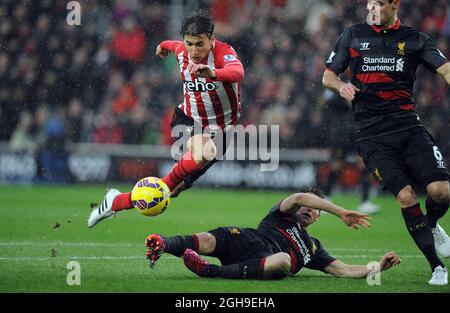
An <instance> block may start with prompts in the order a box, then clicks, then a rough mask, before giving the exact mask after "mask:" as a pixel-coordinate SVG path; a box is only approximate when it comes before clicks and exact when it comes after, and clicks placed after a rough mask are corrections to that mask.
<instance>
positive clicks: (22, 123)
mask: <svg viewBox="0 0 450 313" xmlns="http://www.w3.org/2000/svg"><path fill="white" fill-rule="evenodd" d="M32 130H33V115H32V114H31V112H30V111H22V113H21V114H20V120H19V124H18V125H17V127H16V128H15V129H14V131H13V133H12V135H11V140H10V142H9V147H10V149H11V150H13V151H16V152H27V151H29V152H34V150H35V148H36V146H37V142H36V138H35V137H34V136H33V133H32Z"/></svg>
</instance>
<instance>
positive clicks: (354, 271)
mask: <svg viewBox="0 0 450 313" xmlns="http://www.w3.org/2000/svg"><path fill="white" fill-rule="evenodd" d="M400 263H401V260H400V258H399V257H398V255H397V254H396V253H395V252H393V251H391V252H387V253H386V254H385V255H383V257H382V258H381V260H380V262H379V264H380V266H379V268H378V269H377V268H374V267H373V266H367V265H358V264H345V263H344V262H342V261H341V260H335V261H333V262H331V263H330V264H329V265H328V266H327V267H325V271H326V272H327V273H330V274H332V275H334V276H336V277H346V278H364V277H367V275H368V274H369V273H374V272H375V271H386V270H388V269H390V268H391V267H393V266H396V265H399V264H400Z"/></svg>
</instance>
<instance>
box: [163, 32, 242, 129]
mask: <svg viewBox="0 0 450 313" xmlns="http://www.w3.org/2000/svg"><path fill="white" fill-rule="evenodd" d="M160 46H161V48H162V49H166V50H169V51H171V52H173V53H174V54H175V57H176V58H177V60H178V65H179V67H180V73H181V79H182V80H183V93H184V101H183V103H182V104H180V105H179V108H180V109H181V110H182V111H183V112H184V113H185V114H186V115H187V116H189V117H191V118H193V119H194V120H195V121H197V122H199V123H201V125H202V126H203V127H207V126H210V127H211V126H219V127H221V128H225V126H227V125H235V124H236V122H237V120H238V119H239V115H240V112H241V102H240V81H241V80H242V79H243V78H244V67H243V66H242V63H241V62H240V61H239V59H238V58H237V55H236V51H234V49H233V48H232V47H231V46H230V45H227V44H225V43H223V42H220V41H218V40H215V41H214V43H213V47H212V49H211V51H210V52H209V54H208V56H207V57H206V58H205V60H204V61H203V62H202V63H203V64H207V65H209V66H210V67H211V69H212V70H214V72H215V73H216V76H217V77H216V79H215V80H212V79H210V78H201V77H193V76H192V75H191V74H190V73H189V70H188V65H189V63H193V61H191V60H190V56H189V53H188V51H187V50H186V48H185V46H184V43H183V42H182V41H170V40H167V41H163V42H162V43H161V44H160Z"/></svg>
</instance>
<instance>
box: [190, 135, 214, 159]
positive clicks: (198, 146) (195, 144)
mask: <svg viewBox="0 0 450 313" xmlns="http://www.w3.org/2000/svg"><path fill="white" fill-rule="evenodd" d="M187 147H188V149H189V150H190V151H191V152H192V156H193V158H194V160H196V161H199V162H200V161H211V160H213V159H214V158H215V157H216V155H217V149H216V146H215V145H214V142H213V141H212V140H211V138H210V137H209V136H207V135H195V136H192V137H191V138H189V140H188V142H187Z"/></svg>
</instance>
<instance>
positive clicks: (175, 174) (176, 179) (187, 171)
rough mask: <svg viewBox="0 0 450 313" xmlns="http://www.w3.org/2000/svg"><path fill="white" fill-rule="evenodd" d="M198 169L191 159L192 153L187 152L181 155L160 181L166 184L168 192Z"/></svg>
mask: <svg viewBox="0 0 450 313" xmlns="http://www.w3.org/2000/svg"><path fill="white" fill-rule="evenodd" d="M200 169H201V165H198V164H197V163H195V161H194V160H193V158H192V152H191V151H188V152H186V153H185V154H184V155H183V157H182V158H181V160H180V161H178V162H177V163H176V164H175V166H174V167H173V168H172V170H171V171H170V173H169V174H167V175H166V176H164V177H163V178H161V179H162V181H163V182H165V183H166V185H167V187H169V189H170V190H173V188H175V187H176V186H178V184H179V183H181V182H182V181H183V180H185V179H186V178H187V177H189V176H190V175H192V174H193V173H195V172H196V171H198V170H200Z"/></svg>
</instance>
